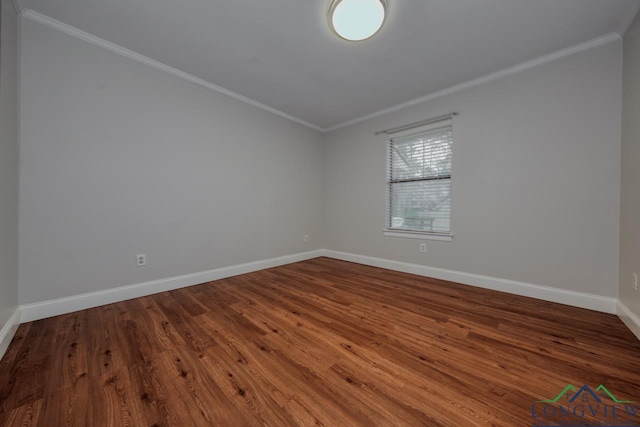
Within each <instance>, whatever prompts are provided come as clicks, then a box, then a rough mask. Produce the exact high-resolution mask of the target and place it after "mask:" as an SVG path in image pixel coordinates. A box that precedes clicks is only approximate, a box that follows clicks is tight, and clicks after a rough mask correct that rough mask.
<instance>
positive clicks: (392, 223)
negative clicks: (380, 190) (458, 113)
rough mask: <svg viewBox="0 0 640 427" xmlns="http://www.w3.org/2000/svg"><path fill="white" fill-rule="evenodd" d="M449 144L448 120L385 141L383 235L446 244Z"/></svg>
mask: <svg viewBox="0 0 640 427" xmlns="http://www.w3.org/2000/svg"><path fill="white" fill-rule="evenodd" d="M452 144H453V126H452V124H451V120H448V121H446V122H439V123H438V124H436V125H432V126H430V127H429V128H424V127H423V128H422V130H420V131H416V130H415V129H414V130H413V133H411V134H406V133H405V135H401V136H397V137H396V136H393V137H392V138H391V139H390V140H389V144H388V161H387V164H388V173H387V176H388V180H387V190H388V213H387V230H386V231H387V233H386V234H387V235H396V234H399V233H406V234H416V233H418V236H417V237H420V238H425V237H426V236H425V234H430V235H433V236H442V237H443V239H442V240H450V236H451V147H452ZM391 232H397V233H391ZM403 237H414V236H406V235H405V236H403Z"/></svg>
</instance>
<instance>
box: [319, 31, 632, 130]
mask: <svg viewBox="0 0 640 427" xmlns="http://www.w3.org/2000/svg"><path fill="white" fill-rule="evenodd" d="M621 38H622V37H621V36H620V34H618V33H609V34H606V35H604V36H601V37H598V38H595V39H592V40H589V41H586V42H584V43H580V44H577V45H574V46H571V47H568V48H566V49H561V50H558V51H556V52H553V53H550V54H547V55H543V56H540V57H538V58H536V59H532V60H530V61H526V62H523V63H521V64H518V65H515V66H513V67H509V68H505V69H503V70H501V71H498V72H495V73H492V74H488V75H486V76H484V77H480V78H477V79H473V80H469V81H467V82H464V83H460V84H458V85H455V86H451V87H449V88H447V89H443V90H440V91H437V92H433V93H431V94H429V95H424V96H421V97H419V98H415V99H412V100H410V101H407V102H403V103H402V104H398V105H395V106H393V107H389V108H385V109H384V110H380V111H376V112H374V113H371V114H367V115H365V116H362V117H358V118H356V119H353V120H349V121H347V122H344V123H341V124H339V125H336V126H331V127H329V128H325V129H323V131H324V132H331V131H334V130H338V129H341V128H344V127H347V126H351V125H355V124H356V123H360V122H364V121H365V120H369V119H373V118H376V117H380V116H383V115H385V114H389V113H393V112H396V111H399V110H403V109H405V108H407V107H411V106H413V105H417V104H422V103H424V102H427V101H431V100H433V99H436V98H441V97H443V96H446V95H451V94H454V93H456V92H460V91H462V90H465V89H469V88H472V87H475V86H479V85H481V84H484V83H488V82H491V81H493V80H497V79H500V78H502V77H506V76H510V75H512V74H516V73H519V72H521V71H525V70H529V69H531V68H534V67H537V66H539V65H543V64H546V63H548V62H552V61H555V60H557V59H560V58H564V57H566V56H570V55H573V54H576V53H579V52H584V51H586V50H590V49H594V48H596V47H599V46H602V45H605V44H607V43H611V42H614V41H617V40H621Z"/></svg>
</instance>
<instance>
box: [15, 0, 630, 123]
mask: <svg viewBox="0 0 640 427" xmlns="http://www.w3.org/2000/svg"><path fill="white" fill-rule="evenodd" d="M22 1H23V0H13V3H14V6H15V7H16V10H18V14H19V15H22V16H23V17H25V18H27V19H30V20H31V21H34V22H38V23H40V24H43V25H46V26H48V27H50V28H53V29H56V30H58V31H61V32H63V33H65V34H68V35H70V36H73V37H76V38H78V39H81V40H84V41H86V42H88V43H91V44H93V45H95V46H99V47H102V48H104V49H107V50H109V51H111V52H113V53H116V54H118V55H121V56H124V57H125V58H129V59H133V60H134V61H138V62H141V63H143V64H146V65H148V66H150V67H152V68H155V69H157V70H160V71H164V72H166V73H169V74H171V75H173V76H176V77H178V78H181V79H183V80H186V81H189V82H191V83H195V84H197V85H199V86H201V87H204V88H206V89H209V90H212V91H214V92H218V93H221V94H223V95H226V96H229V97H230V98H234V99H236V100H238V101H241V102H244V103H246V104H249V105H252V106H254V107H257V108H260V109H262V110H265V111H268V112H270V113H273V114H275V115H278V116H280V117H283V118H285V119H288V120H291V121H293V122H295V123H298V124H301V125H303V126H306V127H308V128H311V129H314V130H316V131H319V132H323V133H326V132H332V131H334V130H338V129H341V128H344V127H347V126H351V125H354V124H357V123H361V122H364V121H366V120H369V119H373V118H376V117H380V116H383V115H385V114H389V113H393V112H396V111H399V110H403V109H405V108H407V107H411V106H414V105H418V104H422V103H424V102H428V101H431V100H434V99H436V98H441V97H443V96H447V95H451V94H454V93H457V92H460V91H462V90H465V89H469V88H472V87H475V86H479V85H481V84H484V83H488V82H491V81H493V80H497V79H500V78H502V77H506V76H509V75H512V74H515V73H519V72H521V71H525V70H528V69H531V68H534V67H537V66H539V65H543V64H546V63H548V62H552V61H555V60H557V59H561V58H564V57H567V56H570V55H573V54H576V53H579V52H584V51H586V50H590V49H594V48H597V47H599V46H602V45H605V44H607V43H611V42H614V41H618V40H621V39H622V36H621V35H620V34H624V32H626V31H627V30H628V29H629V27H630V25H631V23H632V22H633V19H634V17H635V15H636V14H637V13H638V11H639V10H640V1H638V2H637V3H636V4H635V5H634V13H632V14H630V15H631V17H630V18H629V19H628V22H627V21H625V23H624V26H623V29H624V31H623V32H622V33H617V32H613V33H609V34H605V35H604V36H601V37H597V38H595V39H592V40H589V41H586V42H583V43H579V44H576V45H574V46H570V47H568V48H565V49H561V50H558V51H556V52H553V53H550V54H547V55H543V56H540V57H538V58H536V59H532V60H530V61H526V62H523V63H521V64H518V65H515V66H513V67H509V68H505V69H503V70H501V71H497V72H495V73H491V74H488V75H486V76H483V77H479V78H477V79H473V80H469V81H467V82H464V83H460V84H457V85H455V86H451V87H449V88H446V89H443V90H440V91H437V92H433V93H430V94H427V95H424V96H421V97H418V98H415V99H412V100H410V101H407V102H403V103H401V104H397V105H394V106H392V107H389V108H385V109H383V110H379V111H376V112H373V113H370V114H367V115H364V116H361V117H358V118H355V119H352V120H349V121H346V122H343V123H340V124H338V125H335V126H330V127H326V128H323V127H320V126H317V125H314V124H313V123H309V122H307V121H305V120H302V119H299V118H298V117H295V116H292V115H291V114H288V113H285V112H283V111H280V110H277V109H275V108H272V107H269V106H268V105H265V104H262V103H260V102H258V101H255V100H253V99H251V98H248V97H246V96H244V95H240V94H239V93H236V92H233V91H231V90H228V89H225V88H223V87H221V86H218V85H215V84H213V83H211V82H209V81H206V80H204V79H201V78H199V77H196V76H194V75H191V74H188V73H186V72H184V71H181V70H178V69H177V68H173V67H171V66H169V65H166V64H164V63H162V62H159V61H156V60H154V59H151V58H149V57H146V56H144V55H141V54H139V53H137V52H134V51H132V50H129V49H126V48H124V47H122V46H119V45H117V44H115V43H111V42H109V41H107V40H104V39H102V38H100V37H98V36H95V35H93V34H90V33H87V32H85V31H83V30H80V29H78V28H75V27H73V26H71V25H68V24H65V23H63V22H60V21H58V20H56V19H53V18H51V17H49V16H46V15H43V14H41V13H39V12H36V11H34V10H31V9H24V8H23V7H22Z"/></svg>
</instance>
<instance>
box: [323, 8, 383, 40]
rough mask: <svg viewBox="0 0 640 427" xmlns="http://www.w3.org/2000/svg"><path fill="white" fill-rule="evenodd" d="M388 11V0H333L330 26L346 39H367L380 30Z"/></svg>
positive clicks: (330, 10) (330, 9)
mask: <svg viewBox="0 0 640 427" xmlns="http://www.w3.org/2000/svg"><path fill="white" fill-rule="evenodd" d="M386 12H387V0H332V1H331V4H330V5H329V26H330V27H331V29H332V30H333V32H335V33H336V34H337V35H338V36H340V37H342V38H343V39H345V40H349V41H360V40H366V39H368V38H369V37H371V36H373V35H374V34H375V33H377V32H378V30H380V28H381V27H382V24H383V23H384V19H385V16H386Z"/></svg>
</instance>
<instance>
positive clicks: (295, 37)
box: [23, 0, 640, 129]
mask: <svg viewBox="0 0 640 427" xmlns="http://www.w3.org/2000/svg"><path fill="white" fill-rule="evenodd" d="M328 3H329V0H183V1H175V0H23V8H25V9H32V10H35V11H36V12H39V13H41V14H44V15H47V16H49V17H51V18H54V19H56V20H58V21H61V22H63V23H65V24H68V25H71V26H73V27H76V28H78V29H80V30H83V31H86V32H88V33H91V34H93V35H96V36H98V37H101V38H103V39H105V40H107V41H110V42H112V43H115V44H117V45H120V46H122V47H125V48H127V49H130V50H132V51H134V52H137V53H140V54H142V55H144V56H147V57H149V58H152V59H154V60H156V61H159V62H162V63H164V64H167V65H169V66H171V67H174V68H177V69H179V70H182V71H184V72H186V73H189V74H191V75H193V76H196V77H198V78H200V79H203V80H206V81H208V82H210V83H212V84H214V85H217V86H221V87H223V88H225V89H228V90H230V91H233V92H236V93H238V94H240V95H243V96H245V97H248V98H251V99H253V100H255V101H257V102H259V103H262V104H265V105H267V106H269V107H271V108H274V109H276V110H279V111H281V112H284V113H287V114H289V115H291V116H294V117H296V118H299V119H301V120H302V121H305V122H308V123H311V124H312V125H315V126H316V127H320V128H323V129H327V128H332V127H336V126H338V125H340V124H342V123H345V122H349V121H352V120H354V119H357V118H359V117H362V116H365V115H369V114H371V113H374V112H377V111H380V110H383V109H387V108H390V107H393V106H395V105H398V104H401V103H404V102H407V101H410V100H412V99H415V98H419V97H422V96H425V95H428V94H430V93H434V92H437V91H439V90H442V89H445V88H448V87H451V86H454V85H457V84H460V83H463V82H465V81H469V80H472V79H475V78H478V77H481V76H484V75H487V74H490V73H493V72H497V71H499V70H502V69H505V68H507V67H511V66H514V65H517V64H519V63H522V62H524V61H527V60H531V59H534V58H537V57H540V56H542V55H546V54H549V53H552V52H555V51H558V50H561V49H564V48H567V47H570V46H573V45H576V44H578V43H582V42H585V41H587V40H591V39H594V38H597V37H600V36H603V35H605V34H610V33H612V32H622V31H624V29H625V26H626V25H628V23H629V22H630V20H631V18H632V17H633V14H634V13H635V11H637V9H638V6H639V3H640V0H389V15H388V18H387V21H386V23H385V26H384V27H383V28H382V30H381V31H380V32H379V33H378V34H377V35H376V36H375V37H373V38H372V39H370V40H367V41H364V42H358V43H353V42H346V41H344V40H341V39H339V38H338V37H336V36H335V35H333V34H332V33H331V32H330V31H329V29H328V26H327V21H326V9H327V7H328Z"/></svg>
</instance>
